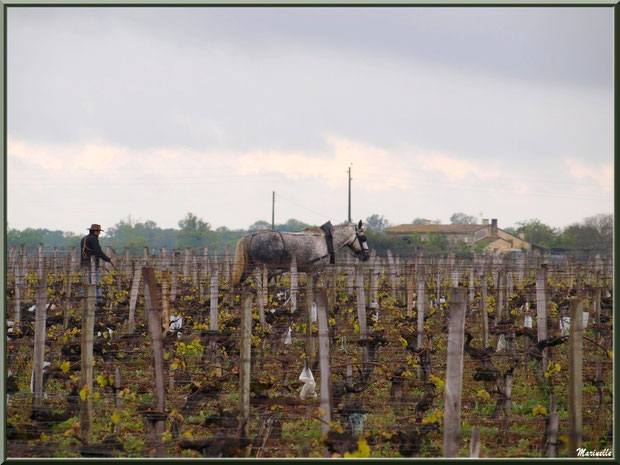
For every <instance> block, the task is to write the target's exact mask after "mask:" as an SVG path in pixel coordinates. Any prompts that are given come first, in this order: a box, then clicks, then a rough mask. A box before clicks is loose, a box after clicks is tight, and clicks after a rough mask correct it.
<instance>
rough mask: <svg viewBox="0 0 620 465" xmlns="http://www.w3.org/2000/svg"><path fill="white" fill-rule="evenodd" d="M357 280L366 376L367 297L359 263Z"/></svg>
mask: <svg viewBox="0 0 620 465" xmlns="http://www.w3.org/2000/svg"><path fill="white" fill-rule="evenodd" d="M355 271H356V273H355V279H356V287H357V322H358V325H359V328H360V342H361V343H362V344H363V345H362V367H363V369H362V371H363V373H364V375H366V374H367V373H368V367H367V363H366V362H368V345H366V344H365V342H366V341H367V340H368V329H367V327H366V295H365V294H364V271H363V265H362V264H361V263H358V264H357V265H356V266H355Z"/></svg>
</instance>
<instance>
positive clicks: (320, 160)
mask: <svg viewBox="0 0 620 465" xmlns="http://www.w3.org/2000/svg"><path fill="white" fill-rule="evenodd" d="M326 140H327V145H328V149H327V150H326V151H325V152H324V153H305V152H279V151H260V150H258V151H252V152H248V153H245V154H242V155H241V156H240V157H239V158H238V159H237V160H236V161H235V162H233V163H232V166H234V167H235V169H236V170H237V171H238V172H239V173H240V174H260V173H279V174H283V175H284V176H286V177H288V178H291V179H300V178H306V177H317V178H322V180H323V181H324V182H326V183H327V185H328V186H329V187H338V186H341V185H342V184H343V179H346V178H345V176H346V172H347V169H348V167H349V165H350V164H352V165H353V173H354V174H353V176H354V178H355V180H356V185H358V186H360V187H361V188H362V189H366V190H370V191H379V190H390V189H393V188H399V189H407V188H409V187H410V180H409V178H410V175H409V172H408V171H407V170H402V169H401V170H399V169H398V167H399V166H401V167H402V165H403V163H402V162H401V161H400V160H399V158H398V156H396V155H395V154H391V153H389V152H388V151H387V150H385V149H382V148H380V147H376V146H373V145H370V144H364V143H360V142H356V141H351V140H348V139H345V138H342V137H337V136H328V137H326Z"/></svg>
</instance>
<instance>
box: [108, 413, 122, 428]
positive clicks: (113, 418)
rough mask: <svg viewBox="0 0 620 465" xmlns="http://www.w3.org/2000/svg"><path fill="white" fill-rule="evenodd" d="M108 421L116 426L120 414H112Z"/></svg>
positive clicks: (119, 419)
mask: <svg viewBox="0 0 620 465" xmlns="http://www.w3.org/2000/svg"><path fill="white" fill-rule="evenodd" d="M110 420H112V423H114V424H115V425H116V424H118V422H119V421H121V415H120V413H118V412H114V413H113V414H112V416H111V417H110Z"/></svg>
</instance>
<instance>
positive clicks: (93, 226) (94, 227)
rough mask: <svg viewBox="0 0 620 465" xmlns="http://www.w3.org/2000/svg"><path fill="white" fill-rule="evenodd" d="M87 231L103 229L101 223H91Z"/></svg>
mask: <svg viewBox="0 0 620 465" xmlns="http://www.w3.org/2000/svg"><path fill="white" fill-rule="evenodd" d="M88 230H89V231H103V229H101V225H100V224H91V225H90V228H88Z"/></svg>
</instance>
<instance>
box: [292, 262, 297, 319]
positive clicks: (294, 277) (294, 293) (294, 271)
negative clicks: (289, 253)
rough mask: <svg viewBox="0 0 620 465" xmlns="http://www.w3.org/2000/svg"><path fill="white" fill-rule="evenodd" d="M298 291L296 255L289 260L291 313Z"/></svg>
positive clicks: (295, 307)
mask: <svg viewBox="0 0 620 465" xmlns="http://www.w3.org/2000/svg"><path fill="white" fill-rule="evenodd" d="M298 293H299V275H298V273H297V257H295V256H294V255H293V258H292V260H291V313H294V312H295V310H297V294H298Z"/></svg>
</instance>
